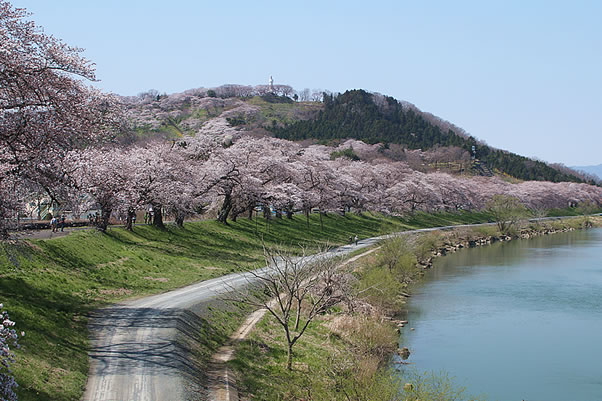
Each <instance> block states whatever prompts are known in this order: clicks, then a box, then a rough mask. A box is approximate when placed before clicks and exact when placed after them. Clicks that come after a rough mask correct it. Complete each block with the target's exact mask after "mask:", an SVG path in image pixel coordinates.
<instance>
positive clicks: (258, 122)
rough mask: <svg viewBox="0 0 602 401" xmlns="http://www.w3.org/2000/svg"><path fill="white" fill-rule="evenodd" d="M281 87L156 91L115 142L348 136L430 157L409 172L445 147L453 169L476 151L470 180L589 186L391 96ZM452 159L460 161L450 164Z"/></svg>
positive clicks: (137, 106)
mask: <svg viewBox="0 0 602 401" xmlns="http://www.w3.org/2000/svg"><path fill="white" fill-rule="evenodd" d="M280 87H284V88H285V89H286V90H282V91H281V92H279V91H276V93H270V92H268V91H266V90H265V88H262V89H257V88H255V89H254V88H251V87H244V86H237V85H224V86H222V87H219V88H215V89H205V88H200V89H194V90H189V91H186V92H183V93H177V94H171V95H160V94H158V93H156V91H155V92H148V93H143V94H141V95H139V96H137V97H129V98H123V101H124V104H125V106H126V109H127V115H128V117H129V119H130V121H131V123H132V129H131V130H130V131H129V132H128V133H127V134H125V135H124V136H123V137H121V140H122V142H124V143H133V142H139V141H147V140H151V139H155V138H163V139H176V138H178V137H181V136H183V135H195V134H197V133H203V134H214V135H230V136H236V135H240V134H241V133H252V134H258V135H273V136H276V137H278V138H282V139H288V140H293V141H303V140H310V141H313V142H321V143H339V142H342V141H343V140H344V139H350V138H353V139H357V140H361V141H363V142H366V143H368V144H377V143H380V144H382V150H383V152H382V156H383V157H389V158H393V159H395V156H394V155H393V156H392V155H391V154H392V153H393V154H395V153H397V154H400V153H402V154H404V153H405V150H421V151H427V152H428V151H430V152H431V155H426V156H424V155H422V156H421V160H420V162H419V163H416V165H415V166H413V168H420V167H419V166H420V165H427V164H432V163H431V162H432V159H433V157H432V152H439V153H441V152H442V150H441V149H448V151H447V152H446V153H447V155H446V157H445V161H446V162H447V163H448V164H449V163H450V162H452V161H460V162H461V163H458V164H456V165H458V166H459V165H462V166H465V165H466V159H467V158H468V159H470V154H471V153H472V147H473V146H474V147H475V150H476V158H477V159H478V162H479V163H477V164H476V166H475V167H476V168H473V171H474V172H475V174H483V172H484V171H485V172H486V173H485V175H489V174H491V172H495V173H498V174H501V175H507V176H511V177H514V178H517V179H520V180H535V181H551V182H566V181H568V182H588V183H592V184H593V183H594V181H593V180H592V179H591V177H587V176H586V175H581V174H579V173H578V172H576V171H572V170H571V169H568V168H566V167H564V166H556V165H548V164H546V163H544V162H541V161H537V160H532V159H529V158H526V157H523V156H520V155H517V154H514V153H510V152H507V151H504V150H500V149H495V148H492V147H490V146H487V145H485V144H484V143H482V142H480V141H478V140H477V139H476V138H474V137H472V136H469V135H468V134H466V133H465V132H464V131H463V130H462V129H461V128H459V127H456V126H455V125H453V124H451V123H449V122H447V121H444V120H442V119H440V118H438V117H436V116H434V115H432V114H430V113H425V112H422V111H420V110H419V109H418V108H416V107H415V106H414V105H412V104H410V103H407V102H400V101H398V100H396V99H394V98H392V97H388V96H383V95H380V94H372V93H369V92H366V91H364V90H351V91H347V92H345V93H343V94H338V95H336V96H335V95H326V96H324V97H323V100H322V101H321V102H319V101H294V100H293V99H292V98H290V97H289V96H290V94H291V93H292V92H291V91H292V88H290V87H288V86H280ZM242 89H246V90H245V91H243V90H242ZM392 145H395V146H396V148H395V151H389V149H390V148H391V146H392ZM443 152H444V151H443ZM444 153H445V152H444ZM451 154H455V155H458V157H460V156H461V158H462V159H460V158H458V159H457V160H450V155H451ZM404 157H405V156H403V155H402V158H404ZM456 171H462V168H460V167H458V169H457V170H456Z"/></svg>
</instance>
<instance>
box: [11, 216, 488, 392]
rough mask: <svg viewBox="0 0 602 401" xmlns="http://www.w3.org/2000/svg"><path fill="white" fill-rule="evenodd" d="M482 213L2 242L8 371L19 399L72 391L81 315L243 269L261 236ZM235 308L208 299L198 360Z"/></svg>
mask: <svg viewBox="0 0 602 401" xmlns="http://www.w3.org/2000/svg"><path fill="white" fill-rule="evenodd" d="M488 218H489V216H488V215H487V214H486V213H462V214H451V213H443V214H434V215H428V214H421V213H419V214H416V215H414V216H410V217H408V218H393V217H387V216H382V215H378V214H370V213H366V214H363V215H355V214H347V215H346V216H338V215H334V214H329V215H327V216H324V217H323V219H322V221H320V218H319V216H318V215H317V214H314V215H312V216H311V219H310V225H309V228H308V227H307V225H306V221H305V218H304V217H300V216H295V217H294V218H293V219H292V220H288V219H274V220H271V221H266V220H264V219H261V218H260V219H257V220H247V219H239V220H238V221H237V222H230V224H229V225H228V226H225V225H222V224H219V223H217V222H215V221H203V222H194V223H187V224H185V226H184V228H183V229H181V228H177V227H175V226H168V228H167V230H165V231H161V230H157V229H155V228H153V227H150V226H136V227H135V228H134V231H133V232H128V231H126V230H124V229H121V228H112V229H110V230H109V232H108V233H106V234H102V233H100V232H97V231H95V230H85V231H81V232H74V233H72V234H70V235H68V236H65V237H60V238H53V239H46V240H31V241H9V242H3V243H2V244H1V245H2V252H1V253H0V275H1V277H2V280H0V300H1V301H2V302H3V303H4V306H5V309H6V310H7V311H9V313H10V315H11V318H12V319H13V320H15V321H16V322H17V325H16V328H17V330H18V331H21V330H23V331H25V332H26V336H25V337H23V338H22V339H21V340H20V343H21V349H20V350H18V351H17V352H16V354H17V355H16V356H17V361H16V362H15V364H14V365H13V372H14V374H15V377H16V379H17V382H18V383H19V385H20V387H19V389H18V395H19V399H20V400H22V401H23V400H74V399H80V398H81V396H82V393H83V390H84V387H85V384H86V379H87V375H88V370H89V362H88V351H89V349H90V343H89V338H88V333H89V332H88V316H89V314H90V313H91V312H92V311H93V310H95V309H97V308H99V307H102V306H106V305H109V304H111V303H114V302H119V301H121V300H124V299H128V298H137V297H141V296H145V295H149V294H157V293H161V292H164V291H168V290H171V289H175V288H179V287H182V286H184V285H187V284H190V283H194V282H199V281H202V280H207V279H210V278H215V277H220V276H223V275H225V274H228V273H231V272H235V271H245V270H249V269H251V268H254V267H258V266H259V265H261V264H262V263H263V244H264V243H265V244H266V245H268V246H272V245H276V244H278V245H282V244H284V245H285V246H286V247H288V249H290V250H294V249H296V248H297V246H298V244H300V243H304V244H308V245H311V246H316V245H324V244H326V243H328V244H329V245H338V244H344V243H347V242H348V241H349V237H350V236H354V235H358V236H359V237H360V238H366V237H372V236H375V235H381V234H386V233H391V232H396V231H402V230H408V229H414V228H423V227H430V226H438V225H447V224H467V223H477V222H482V221H487V219H488ZM244 315H245V314H244V313H243V312H240V311H235V310H234V311H222V310H221V309H220V308H207V310H206V311H205V315H204V316H203V318H204V319H205V321H204V323H205V325H204V326H203V327H205V329H206V330H205V331H203V333H202V336H206V337H204V338H203V339H201V340H202V341H200V344H202V345H201V348H200V349H197V350H196V351H195V352H196V353H197V355H198V356H199V360H201V361H206V360H208V359H209V358H210V356H211V355H212V354H213V352H214V351H215V350H216V349H217V348H218V347H219V346H220V345H221V344H223V342H225V341H226V339H227V338H228V336H229V335H230V334H231V333H232V332H233V331H234V330H235V328H236V327H237V326H238V324H239V323H240V322H241V321H242V319H243V318H244Z"/></svg>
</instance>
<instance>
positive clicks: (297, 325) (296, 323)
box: [295, 300, 301, 331]
mask: <svg viewBox="0 0 602 401" xmlns="http://www.w3.org/2000/svg"><path fill="white" fill-rule="evenodd" d="M300 320H301V301H300V300H297V316H295V331H297V330H299V321H300Z"/></svg>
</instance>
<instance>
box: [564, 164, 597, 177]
mask: <svg viewBox="0 0 602 401" xmlns="http://www.w3.org/2000/svg"><path fill="white" fill-rule="evenodd" d="M571 168H572V169H575V170H579V171H583V172H586V173H588V174H593V175H595V176H596V177H598V179H599V180H602V164H598V165H597V166H573V167H571Z"/></svg>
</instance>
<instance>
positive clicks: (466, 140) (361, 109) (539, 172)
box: [272, 90, 584, 182]
mask: <svg viewBox="0 0 602 401" xmlns="http://www.w3.org/2000/svg"><path fill="white" fill-rule="evenodd" d="M272 132H273V133H274V134H275V135H276V136H277V137H278V138H283V139H289V140H303V139H308V138H314V139H318V140H332V139H343V138H355V139H359V140H362V141H365V142H368V143H383V144H385V147H386V146H387V145H388V144H399V145H403V146H404V147H406V148H409V149H422V150H428V149H432V148H434V147H436V146H456V147H460V148H462V149H464V150H466V151H471V150H472V146H474V147H475V149H476V157H477V158H478V159H479V160H481V161H483V162H485V163H486V164H487V166H488V167H489V168H491V169H496V170H498V171H499V172H501V173H505V174H507V175H510V176H512V177H515V178H519V179H523V180H535V181H552V182H561V181H571V182H584V180H583V179H581V178H580V177H577V176H576V175H573V174H569V173H566V172H562V171H559V170H558V169H555V168H553V167H551V166H548V165H547V164H545V163H543V162H541V161H536V160H531V159H529V158H526V157H523V156H520V155H517V154H514V153H510V152H506V151H503V150H499V149H495V148H492V147H490V146H487V145H484V144H482V143H480V142H478V141H477V140H476V139H475V138H473V137H470V136H465V135H459V134H457V133H456V132H454V131H453V130H452V129H448V130H447V131H443V130H442V129H441V127H440V126H439V124H435V123H433V122H431V121H429V120H427V118H425V116H424V114H423V113H420V112H417V111H416V110H415V109H414V108H411V107H407V106H404V104H402V103H400V102H398V101H397V100H395V99H394V98H392V97H384V96H381V95H373V94H370V93H368V92H366V91H364V90H352V91H347V92H345V93H343V94H340V95H338V96H332V95H330V96H326V97H325V98H324V110H322V111H321V112H320V113H319V114H318V116H317V118H315V119H310V120H305V121H296V122H294V123H292V124H286V125H284V126H282V127H275V128H273V129H272Z"/></svg>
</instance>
